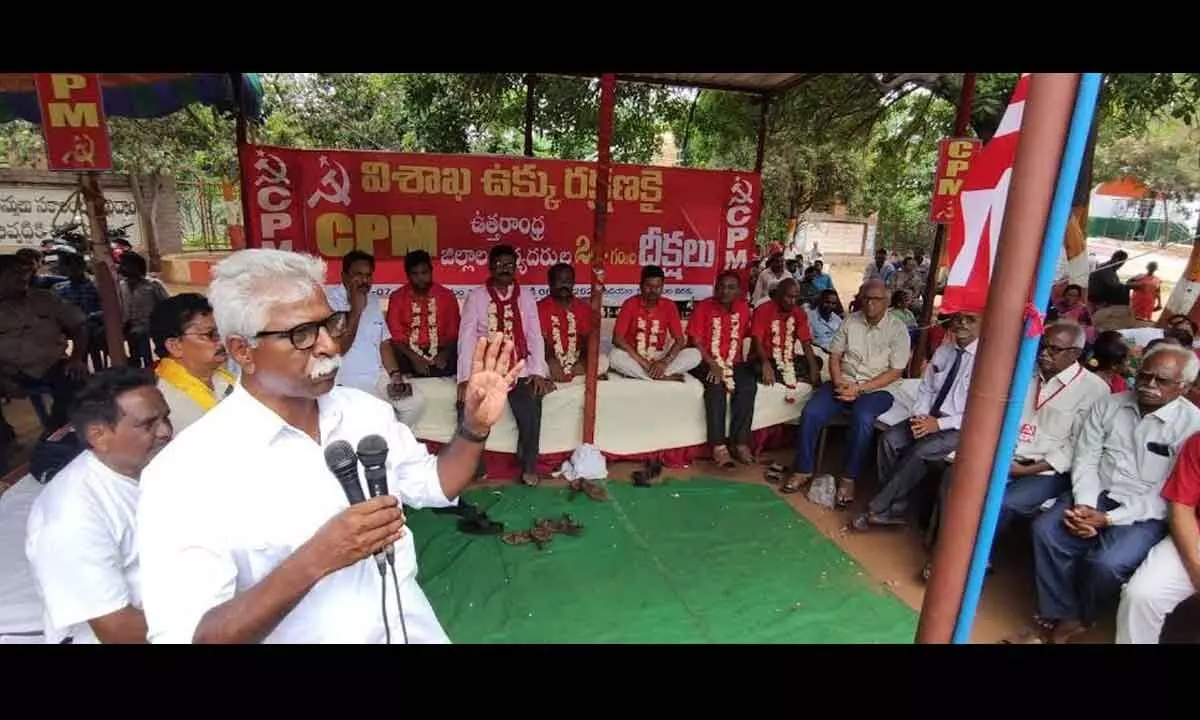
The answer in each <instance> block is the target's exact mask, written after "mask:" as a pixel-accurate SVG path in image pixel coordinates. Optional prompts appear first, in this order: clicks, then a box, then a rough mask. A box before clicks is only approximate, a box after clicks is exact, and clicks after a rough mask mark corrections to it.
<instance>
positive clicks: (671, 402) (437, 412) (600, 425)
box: [413, 373, 811, 455]
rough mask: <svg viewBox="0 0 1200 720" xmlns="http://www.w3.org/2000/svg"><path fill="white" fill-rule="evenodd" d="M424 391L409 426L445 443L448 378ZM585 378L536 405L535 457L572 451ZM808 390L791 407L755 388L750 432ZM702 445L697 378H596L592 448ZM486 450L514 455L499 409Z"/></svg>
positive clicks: (774, 391)
mask: <svg viewBox="0 0 1200 720" xmlns="http://www.w3.org/2000/svg"><path fill="white" fill-rule="evenodd" d="M413 382H414V384H416V385H417V386H418V387H419V388H420V390H421V392H423V393H425V401H426V402H425V414H424V415H423V416H422V417H421V421H420V422H419V423H418V424H417V426H416V427H415V428H413V432H414V434H416V436H417V438H419V439H421V440H430V441H433V442H440V443H444V442H449V440H450V438H451V436H452V435H453V434H454V426H455V417H454V401H455V395H456V393H457V386H456V384H455V382H454V381H453V380H452V379H449V378H421V379H417V380H414V381H413ZM584 382H585V381H584V378H582V377H580V378H575V381H574V382H573V383H571V384H570V385H559V386H558V389H557V390H555V391H554V392H552V393H550V394H549V395H547V396H546V397H545V398H544V399H543V400H542V438H541V451H542V453H546V454H548V453H560V452H571V451H573V450H574V449H575V448H576V447H578V446H579V445H580V443H582V441H583V440H582V434H583V390H584ZM810 392H811V389H810V388H809V386H807V385H801V386H800V388H799V389H798V390H797V393H796V395H797V397H796V400H797V401H796V402H795V403H788V402H786V401H785V400H784V394H785V393H784V388H783V386H782V385H775V386H773V387H769V388H768V387H764V386H762V385H760V386H759V387H758V397H757V400H756V402H755V407H754V420H753V423H752V427H753V428H754V429H755V430H757V429H759V428H764V427H769V426H771V425H778V424H780V423H786V422H792V421H794V420H796V418H798V417H800V411H801V410H802V409H803V407H804V402H805V400H807V398H808V395H809V393H810ZM705 442H707V437H706V433H705V428H704V397H703V389H702V387H701V384H700V382H699V381H698V380H696V379H695V378H693V377H691V376H687V377H686V379H685V382H682V383H676V382H647V381H644V380H630V379H627V378H623V377H620V376H618V375H616V374H615V373H611V374H610V375H609V379H608V380H601V381H600V382H599V385H598V386H597V391H596V445H597V446H598V447H599V448H600V450H602V451H604V452H607V453H612V454H615V455H635V454H638V453H648V452H655V451H658V450H668V449H671V448H680V447H690V446H692V445H702V444H704V443H705ZM487 449H488V450H490V451H493V452H506V453H512V452H516V449H517V425H516V421H515V420H513V416H512V411H511V410H506V411H505V413H504V415H503V416H502V417H501V418H500V422H498V423H497V424H496V426H495V427H494V428H492V435H491V437H490V438H489V439H488V444H487Z"/></svg>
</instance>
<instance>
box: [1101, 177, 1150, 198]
mask: <svg viewBox="0 0 1200 720" xmlns="http://www.w3.org/2000/svg"><path fill="white" fill-rule="evenodd" d="M1094 192H1095V193H1096V194H1097V195H1108V196H1111V197H1123V198H1133V199H1135V200H1136V199H1140V198H1144V197H1148V196H1149V195H1150V188H1148V187H1146V186H1145V185H1144V184H1142V182H1141V181H1139V180H1138V179H1137V178H1132V177H1123V178H1121V179H1120V180H1109V181H1108V182H1104V183H1100V185H1098V186H1097V187H1096V189H1095V191H1094Z"/></svg>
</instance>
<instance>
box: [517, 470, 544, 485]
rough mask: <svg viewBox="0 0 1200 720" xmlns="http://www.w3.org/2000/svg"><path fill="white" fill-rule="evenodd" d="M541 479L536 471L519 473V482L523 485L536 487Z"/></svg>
mask: <svg viewBox="0 0 1200 720" xmlns="http://www.w3.org/2000/svg"><path fill="white" fill-rule="evenodd" d="M541 481H542V479H541V478H540V477H538V476H537V474H536V473H521V484H522V485H524V486H525V487H537V486H538V483H540V482H541Z"/></svg>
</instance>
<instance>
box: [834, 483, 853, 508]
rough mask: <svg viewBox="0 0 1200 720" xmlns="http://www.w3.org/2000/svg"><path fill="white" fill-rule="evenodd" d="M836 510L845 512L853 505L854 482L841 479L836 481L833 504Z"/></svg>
mask: <svg viewBox="0 0 1200 720" xmlns="http://www.w3.org/2000/svg"><path fill="white" fill-rule="evenodd" d="M834 504H835V506H836V507H837V509H838V510H845V509H846V508H848V507H850V506H851V505H853V504H854V481H853V480H851V479H850V478H842V479H841V480H840V481H838V486H837V501H836V502H835V503H834Z"/></svg>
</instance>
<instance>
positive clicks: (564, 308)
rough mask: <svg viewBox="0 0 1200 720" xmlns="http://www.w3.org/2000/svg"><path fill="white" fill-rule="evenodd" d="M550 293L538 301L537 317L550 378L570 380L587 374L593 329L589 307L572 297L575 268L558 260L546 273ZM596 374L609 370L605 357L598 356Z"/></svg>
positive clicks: (561, 380) (562, 380)
mask: <svg viewBox="0 0 1200 720" xmlns="http://www.w3.org/2000/svg"><path fill="white" fill-rule="evenodd" d="M546 282H547V284H548V286H549V291H550V292H549V294H548V295H547V296H546V297H544V298H542V299H541V300H538V304H537V305H538V320H539V321H540V322H541V325H542V337H543V338H545V339H546V365H547V366H548V367H549V371H550V379H551V380H553V381H554V382H556V383H569V382H571V381H572V380H574V379H575V378H576V377H581V376H584V375H586V374H587V344H588V336H589V335H590V334H591V332H592V308H591V306H589V305H588V304H587V303H585V302H584V301H582V300H580V299H579V298H577V297H575V268H573V267H571V266H570V265H568V264H567V263H559V264H557V265H555V266H553V267H551V268H550V270H549V272H548V273H547V274H546ZM599 360H600V368H599V370H598V371H597V374H599V375H603V374H605V373H606V372H608V358H607V357H605V356H603V355H601V356H600V357H599Z"/></svg>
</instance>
